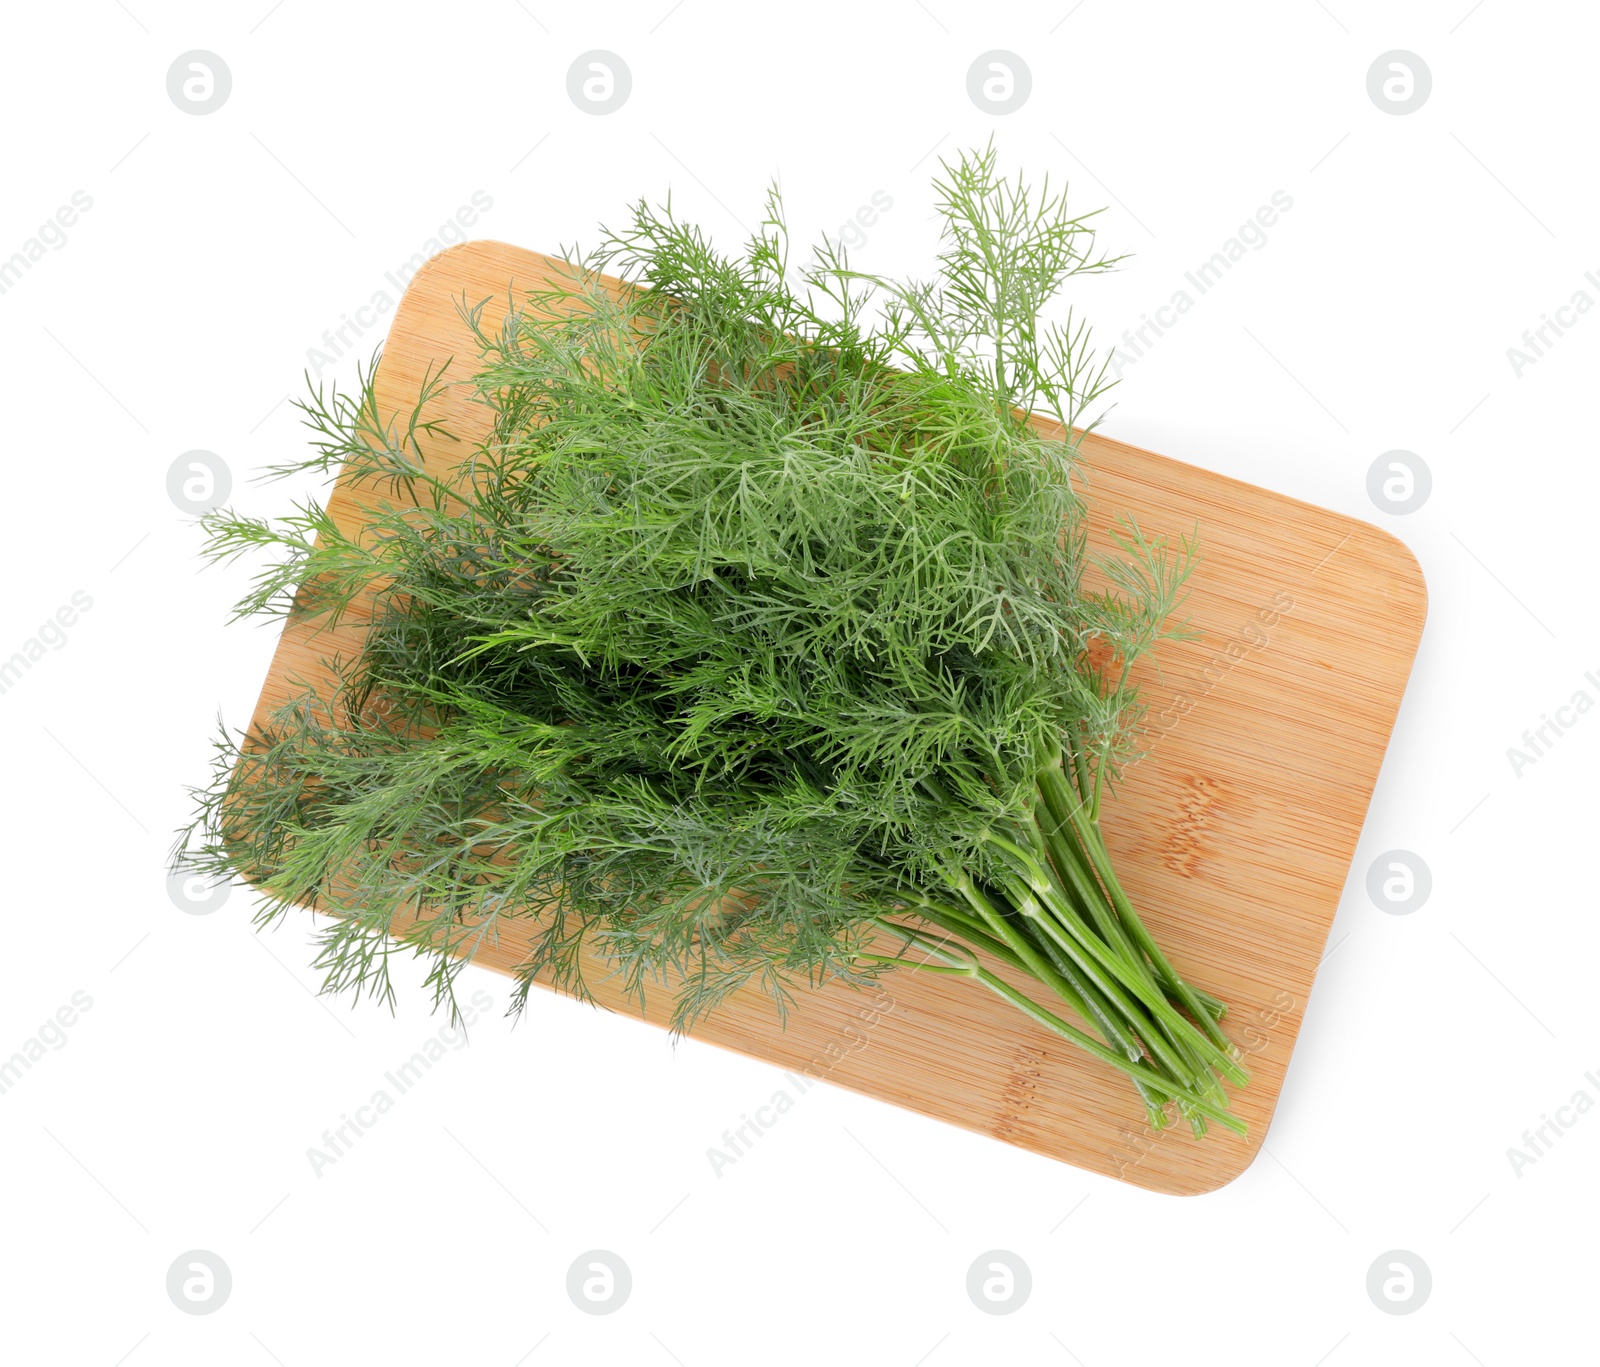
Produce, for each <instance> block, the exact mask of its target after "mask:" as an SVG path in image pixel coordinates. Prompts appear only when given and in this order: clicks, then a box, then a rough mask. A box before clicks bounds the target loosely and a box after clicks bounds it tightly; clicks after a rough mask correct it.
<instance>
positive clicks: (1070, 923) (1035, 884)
mask: <svg viewBox="0 0 1600 1367" xmlns="http://www.w3.org/2000/svg"><path fill="white" fill-rule="evenodd" d="M989 840H990V843H991V844H993V845H995V846H996V848H998V849H1001V850H1003V851H1004V852H1005V853H1006V854H1008V855H1009V856H1010V857H1011V858H1012V860H1013V861H1014V862H1015V863H1016V864H1017V865H1019V872H1020V875H1021V878H1022V879H1023V880H1024V883H1025V886H1026V887H1027V888H1028V890H1029V891H1030V892H1031V893H1032V894H1033V896H1030V897H1027V899H1026V901H1027V905H1019V908H1018V909H1019V910H1020V911H1021V912H1022V913H1023V914H1024V915H1033V914H1038V910H1037V909H1038V908H1039V907H1040V904H1041V903H1042V904H1044V905H1045V906H1048V907H1049V909H1050V911H1051V912H1053V913H1054V915H1053V916H1051V917H1050V918H1049V919H1048V920H1047V921H1045V922H1044V924H1046V925H1047V926H1050V925H1059V926H1061V927H1063V928H1064V929H1065V930H1066V931H1067V932H1068V933H1069V935H1070V937H1071V940H1072V942H1073V943H1075V944H1076V945H1077V946H1079V947H1081V948H1082V950H1083V951H1084V953H1085V954H1087V955H1088V956H1090V957H1092V958H1093V959H1094V960H1095V961H1096V963H1097V964H1098V965H1099V967H1100V968H1101V969H1103V970H1104V973H1105V974H1108V975H1114V976H1115V977H1116V978H1117V979H1118V981H1119V983H1120V985H1121V986H1122V987H1124V988H1126V989H1127V991H1129V992H1131V993H1133V994H1134V995H1135V996H1136V997H1138V998H1139V1000H1140V1001H1141V1002H1142V1003H1143V1004H1144V1006H1145V1008H1146V1010H1148V1011H1149V1012H1150V1015H1151V1017H1152V1018H1153V1019H1154V1020H1156V1021H1158V1022H1160V1023H1162V1024H1164V1025H1166V1026H1168V1027H1170V1028H1171V1029H1172V1030H1173V1031H1174V1032H1176V1033H1177V1035H1178V1037H1179V1038H1180V1039H1184V1038H1186V1039H1187V1041H1188V1050H1189V1051H1192V1052H1197V1053H1198V1054H1199V1055H1200V1057H1201V1058H1203V1059H1206V1060H1208V1061H1210V1062H1212V1064H1213V1066H1216V1067H1218V1068H1219V1069H1220V1070H1221V1071H1222V1072H1223V1073H1224V1075H1227V1076H1234V1075H1236V1074H1238V1072H1239V1069H1238V1065H1237V1064H1235V1063H1234V1061H1233V1059H1232V1058H1231V1057H1230V1056H1229V1055H1227V1054H1224V1053H1223V1052H1222V1051H1221V1050H1220V1049H1218V1048H1217V1047H1216V1046H1215V1045H1214V1044H1213V1043H1212V1042H1211V1041H1210V1040H1209V1039H1207V1038H1205V1037H1204V1036H1203V1035H1200V1034H1199V1033H1198V1032H1196V1030H1195V1028H1194V1026H1193V1025H1192V1024H1191V1023H1190V1022H1189V1021H1187V1020H1185V1019H1184V1017H1183V1016H1182V1015H1180V1014H1179V1013H1178V1011H1177V1010H1176V1009H1175V1008H1174V1007H1173V1005H1172V1003H1171V1002H1170V1001H1168V1000H1167V998H1166V995H1165V994H1164V993H1163V992H1162V991H1161V990H1160V989H1159V988H1158V987H1157V986H1156V985H1155V984H1154V983H1153V982H1152V981H1151V980H1150V979H1149V977H1148V976H1147V975H1146V974H1145V973H1143V972H1140V971H1137V970H1135V969H1134V968H1133V967H1132V965H1131V964H1129V963H1128V962H1125V961H1124V960H1123V959H1122V958H1121V956H1120V955H1118V954H1117V953H1116V952H1115V951H1114V950H1113V949H1112V948H1111V947H1110V946H1107V945H1106V944H1105V943H1104V942H1103V941H1101V940H1100V939H1099V938H1098V937H1097V936H1094V935H1092V934H1090V933H1089V931H1088V929H1087V927H1085V926H1084V925H1083V924H1082V923H1081V922H1080V921H1079V919H1078V917H1077V916H1075V915H1073V914H1072V913H1071V912H1070V910H1069V909H1068V908H1067V906H1066V904H1065V903H1064V902H1063V901H1062V900H1061V899H1060V898H1059V897H1057V896H1056V894H1055V890H1054V888H1053V887H1052V886H1051V883H1050V880H1049V876H1048V874H1047V873H1046V872H1045V870H1044V869H1043V868H1042V867H1041V866H1040V865H1039V864H1038V863H1037V861H1036V860H1035V859H1034V858H1033V856H1032V855H1031V854H1029V853H1028V852H1027V851H1026V850H1023V849H1022V848H1021V847H1020V846H1018V845H1016V844H1014V843H1013V842H1011V841H1009V840H1007V839H1006V838H1005V837H1004V836H1000V835H996V834H992V833H991V835H990V837H989ZM967 881H968V882H969V883H970V881H971V880H970V879H968V880H967ZM1030 908H1034V909H1035V910H1032V911H1031V910H1030ZM1061 943H1062V945H1063V947H1064V948H1066V947H1067V943H1068V942H1067V940H1066V939H1065V938H1063V939H1062V940H1061ZM1068 952H1069V953H1071V954H1072V955H1073V957H1074V958H1075V959H1078V961H1079V962H1080V963H1081V964H1083V966H1084V968H1085V970H1086V971H1088V970H1089V967H1090V966H1089V964H1088V963H1087V962H1086V961H1085V960H1084V959H1083V958H1082V957H1081V956H1080V955H1079V954H1078V953H1077V952H1076V950H1075V949H1070V948H1069V949H1068ZM1094 978H1095V981H1096V985H1097V986H1099V987H1100V988H1101V990H1102V991H1106V992H1107V995H1108V996H1112V1000H1113V1001H1117V1002H1118V1004H1119V1009H1124V1010H1126V1011H1127V1012H1128V1014H1129V1015H1130V1016H1132V1015H1133V1010H1132V1007H1131V1005H1130V1006H1127V1007H1124V1006H1123V1005H1122V1002H1123V1001H1125V998H1123V997H1122V993H1121V992H1115V994H1114V995H1113V990H1108V989H1110V984H1109V982H1107V981H1106V980H1105V979H1104V978H1103V977H1102V976H1101V975H1100V974H1095V975H1094ZM1201 1014H1202V1016H1204V1013H1203V1012H1202V1013H1201ZM1204 1018H1205V1019H1206V1020H1207V1021H1209V1020H1210V1017H1209V1016H1205V1017H1204ZM1145 1042H1146V1043H1147V1044H1149V1045H1150V1046H1151V1047H1152V1048H1155V1047H1156V1046H1155V1040H1154V1038H1150V1039H1147V1040H1146V1041H1145ZM1179 1047H1181V1046H1179ZM1172 1066H1174V1067H1176V1068H1180V1069H1181V1068H1182V1066H1183V1065H1182V1064H1181V1063H1176V1062H1174V1063H1173V1064H1172Z"/></svg>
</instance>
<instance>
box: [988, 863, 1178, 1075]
mask: <svg viewBox="0 0 1600 1367" xmlns="http://www.w3.org/2000/svg"><path fill="white" fill-rule="evenodd" d="M1002 886H1004V887H1005V890H1006V892H1007V894H1008V895H1009V896H1010V898H1011V900H1012V902H1013V903H1014V904H1015V905H1016V907H1017V911H1018V914H1019V915H1020V916H1022V917H1023V919H1024V920H1025V921H1027V922H1029V923H1030V924H1032V925H1035V926H1037V927H1039V928H1040V930H1041V931H1042V932H1043V933H1044V934H1046V935H1048V936H1049V937H1050V938H1051V939H1052V940H1054V941H1055V943H1056V944H1057V945H1058V946H1059V947H1060V949H1061V950H1062V952H1063V953H1064V954H1066V955H1067V956H1068V957H1069V958H1071V959H1072V960H1073V962H1074V963H1076V964H1077V966H1078V968H1079V970H1080V971H1081V972H1082V973H1083V974H1084V975H1085V976H1086V977H1087V978H1088V979H1089V981H1090V982H1091V983H1093V984H1094V986H1095V988H1096V989H1097V990H1098V991H1100V992H1101V993H1102V994H1103V995H1104V996H1105V997H1106V999H1107V1000H1108V1001H1109V1002H1110V1003H1111V1005H1112V1007H1113V1008H1114V1009H1115V1010H1116V1011H1117V1012H1118V1013H1119V1014H1120V1015H1121V1016H1122V1018H1123V1019H1124V1020H1125V1021H1127V1022H1128V1023H1129V1025H1130V1026H1132V1027H1133V1029H1134V1030H1135V1033H1137V1034H1138V1035H1139V1037H1140V1038H1141V1039H1142V1040H1143V1041H1144V1044H1145V1047H1146V1048H1147V1049H1148V1050H1149V1051H1150V1053H1151V1054H1152V1056H1153V1057H1154V1058H1156V1059H1158V1060H1159V1061H1160V1063H1161V1064H1162V1065H1163V1066H1164V1067H1166V1068H1168V1069H1170V1070H1171V1073H1172V1076H1173V1077H1174V1078H1175V1079H1177V1080H1179V1081H1181V1082H1184V1083H1185V1084H1188V1085H1195V1084H1197V1083H1198V1082H1199V1079H1200V1070H1198V1069H1196V1068H1195V1067H1194V1066H1193V1064H1192V1063H1191V1062H1190V1061H1189V1060H1187V1059H1185V1058H1184V1057H1183V1056H1182V1054H1181V1053H1180V1052H1178V1051H1177V1050H1176V1049H1174V1048H1173V1047H1172V1046H1171V1045H1170V1044H1169V1042H1168V1041H1167V1040H1166V1039H1165V1037H1164V1035H1163V1033H1162V1032H1161V1031H1160V1030H1157V1029H1155V1028H1154V1025H1153V1022H1151V1021H1149V1020H1147V1019H1145V1018H1143V1016H1142V1014H1141V1012H1140V1011H1139V1008H1138V1007H1137V1006H1136V1005H1135V1004H1134V1003H1133V1002H1132V1001H1130V1000H1129V999H1128V997H1127V995H1126V994H1125V993H1124V992H1123V991H1122V990H1121V988H1120V986H1119V985H1118V984H1117V983H1116V982H1115V981H1114V980H1113V978H1112V977H1111V976H1110V974H1109V973H1108V972H1106V971H1104V970H1103V966H1102V965H1098V964H1096V963H1094V962H1092V960H1091V957H1090V956H1088V955H1086V954H1085V953H1084V952H1083V951H1082V949H1081V946H1080V943H1079V941H1080V939H1081V936H1080V935H1069V934H1066V933H1065V932H1063V931H1062V930H1061V929H1060V928H1059V926H1058V925H1057V924H1056V922H1057V920H1058V919H1059V916H1055V917H1052V916H1046V915H1045V914H1044V912H1043V910H1042V908H1041V906H1040V900H1039V898H1038V897H1037V896H1036V895H1035V891H1034V889H1032V888H1031V887H1029V885H1028V884H1027V883H1026V882H1025V881H1024V880H1023V879H1022V878H1020V877H1018V876H1016V875H1009V876H1008V877H1007V880H1006V882H1005V883H1004V884H1002Z"/></svg>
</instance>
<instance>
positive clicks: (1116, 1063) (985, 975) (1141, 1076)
mask: <svg viewBox="0 0 1600 1367" xmlns="http://www.w3.org/2000/svg"><path fill="white" fill-rule="evenodd" d="M979 896H980V897H981V896H982V894H981V893H980V894H979ZM873 919H874V920H875V921H876V922H877V924H878V925H880V926H882V927H883V928H884V929H886V930H890V931H893V932H894V933H895V934H897V935H900V936H902V937H903V938H905V939H906V940H908V941H910V942H911V943H913V944H917V945H920V946H921V947H922V948H924V949H926V950H927V951H928V952H929V953H930V954H931V955H936V956H938V957H940V958H942V959H943V960H944V961H945V962H944V963H943V964H942V965H935V964H923V965H920V966H919V971H933V972H939V973H944V974H946V975H948V976H959V975H963V974H964V975H965V976H968V977H972V978H976V979H977V980H978V981H979V982H981V983H983V984H984V986H986V987H988V988H989V989H990V990H991V991H992V992H995V993H996V994H998V995H999V996H1001V997H1003V998H1004V999H1005V1000H1006V1001H1009V1002H1010V1003H1011V1004H1012V1005H1014V1006H1017V1007H1019V1008H1020V1009H1021V1010H1022V1011H1023V1012H1024V1013H1026V1014H1027V1015H1028V1016H1030V1017H1031V1018H1032V1019H1033V1020H1035V1021H1037V1022H1038V1023H1039V1024H1041V1025H1043V1026H1045V1027H1046V1028H1048V1029H1050V1030H1053V1031H1054V1032H1055V1033H1056V1034H1058V1035H1061V1036H1063V1037H1065V1038H1066V1039H1069V1040H1071V1041H1072V1042H1073V1043H1074V1044H1077V1045H1078V1046H1079V1047H1081V1048H1083V1049H1084V1050H1086V1051H1087V1052H1089V1053H1090V1054H1093V1055H1094V1056H1095V1057H1096V1058H1098V1059H1100V1060H1102V1061H1103V1062H1105V1063H1109V1064H1111V1065H1112V1066H1113V1067H1115V1068H1120V1069H1121V1070H1122V1071H1123V1072H1125V1073H1127V1074H1128V1076H1129V1077H1130V1078H1132V1079H1134V1080H1135V1081H1138V1082H1143V1083H1145V1084H1146V1085H1147V1086H1149V1087H1150V1088H1151V1089H1152V1090H1154V1091H1157V1092H1161V1093H1167V1094H1170V1095H1171V1096H1172V1097H1173V1099H1174V1100H1175V1101H1177V1102H1178V1104H1179V1105H1180V1106H1188V1107H1191V1108H1192V1109H1194V1110H1196V1111H1198V1112H1199V1113H1200V1114H1202V1115H1206V1116H1210V1117H1211V1118H1212V1119H1214V1120H1216V1121H1217V1122H1218V1123H1219V1124H1222V1125H1225V1126H1227V1127H1228V1128H1229V1129H1231V1130H1233V1131H1235V1132H1236V1133H1238V1134H1244V1133H1245V1132H1246V1131H1245V1125H1244V1122H1243V1121H1241V1120H1239V1119H1238V1118H1237V1117H1236V1116H1234V1115H1232V1114H1231V1113H1230V1112H1228V1111H1227V1110H1225V1109H1223V1108H1222V1107H1220V1106H1218V1105H1217V1104H1216V1103H1215V1102H1214V1101H1211V1100H1209V1099H1208V1098H1206V1097H1205V1096H1202V1095H1199V1094H1197V1093H1195V1092H1193V1091H1191V1090H1189V1089H1188V1088H1187V1087H1181V1086H1174V1085H1173V1083H1172V1082H1171V1080H1170V1079H1167V1078H1164V1077H1162V1076H1161V1075H1160V1074H1159V1073H1157V1072H1155V1071H1154V1070H1153V1069H1151V1068H1148V1067H1146V1066H1145V1065H1144V1064H1141V1063H1134V1062H1131V1061H1129V1060H1127V1059H1124V1058H1122V1057H1120V1056H1119V1055H1118V1054H1116V1053H1114V1052H1113V1051H1112V1050H1111V1049H1108V1048H1107V1047H1106V1046H1105V1045H1103V1044H1101V1043H1100V1042H1099V1041H1098V1040H1096V1039H1095V1038H1093V1037H1092V1036H1090V1035H1087V1034H1085V1033H1084V1032H1083V1031H1082V1030H1079V1029H1077V1028H1076V1027H1075V1026H1072V1025H1069V1024H1068V1023H1067V1022H1066V1021H1064V1020H1062V1019H1061V1017H1060V1016H1057V1015H1056V1014H1055V1013H1054V1012H1052V1011H1049V1010H1047V1009H1046V1008H1044V1007H1042V1006H1040V1005H1039V1004H1038V1003H1037V1002H1035V1001H1034V1000H1032V998H1030V997H1028V996H1026V995H1025V994H1023V993H1021V992H1019V991H1017V989H1016V988H1014V987H1012V986H1011V985H1010V984H1009V983H1007V982H1006V981H1005V980H1004V979H1002V978H999V977H996V976H995V975H994V974H993V973H991V972H989V970H988V969H986V968H984V967H983V966H982V965H981V964H979V963H978V961H977V959H976V957H975V956H974V955H973V954H972V951H971V950H970V949H966V948H965V947H964V946H962V947H955V946H951V945H950V944H948V943H940V942H939V941H936V940H933V939H932V938H931V937H929V936H927V935H924V934H921V933H920V932H918V931H917V930H915V929H914V928H912V927H909V926H902V925H898V924H896V923H895V922H893V921H889V920H887V919H885V918H884V917H881V916H879V917H874V918H873ZM860 957H861V958H864V959H867V960H870V961H872V962H879V963H895V964H904V963H905V960H904V958H901V957H899V956H891V955H885V954H870V953H867V954H862V955H861V956H860Z"/></svg>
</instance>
